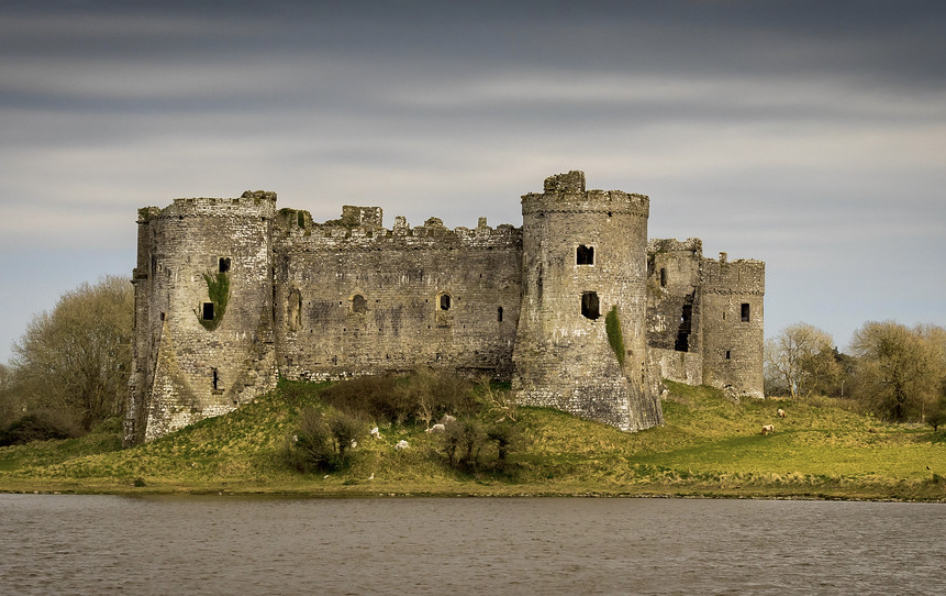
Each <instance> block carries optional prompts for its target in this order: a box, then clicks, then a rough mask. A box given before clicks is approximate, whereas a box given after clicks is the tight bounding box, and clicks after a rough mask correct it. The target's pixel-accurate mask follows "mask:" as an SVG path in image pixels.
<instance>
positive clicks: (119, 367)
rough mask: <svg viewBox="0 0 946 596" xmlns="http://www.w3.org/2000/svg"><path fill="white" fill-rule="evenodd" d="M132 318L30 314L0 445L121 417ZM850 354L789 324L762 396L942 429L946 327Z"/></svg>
mask: <svg viewBox="0 0 946 596" xmlns="http://www.w3.org/2000/svg"><path fill="white" fill-rule="evenodd" d="M133 320H134V292H133V288H132V286H131V284H130V283H128V280H126V279H124V278H121V277H116V276H109V277H105V278H104V279H102V280H101V281H99V282H98V283H96V284H82V285H80V286H79V287H77V288H76V289H74V290H71V291H69V292H66V293H65V294H64V295H63V296H62V297H60V299H59V301H58V302H57V303H56V305H55V307H54V308H53V309H52V310H51V311H49V312H44V313H41V314H39V315H37V316H36V317H34V318H33V320H32V322H30V324H29V325H28V326H27V329H26V332H25V333H24V334H23V336H22V337H21V338H20V339H19V340H18V341H17V342H16V343H15V344H14V345H13V357H12V359H11V360H10V363H9V364H8V365H4V364H0V442H2V441H3V440H4V436H3V435H2V432H7V431H10V429H11V427H13V428H14V430H15V431H16V432H17V433H19V435H17V436H19V437H20V438H21V439H29V438H50V437H53V436H77V435H79V434H82V433H83V432H86V431H88V430H89V429H91V428H92V427H94V426H95V425H96V424H98V423H100V422H102V421H103V420H106V419H109V418H114V417H121V416H122V415H123V414H124V407H125V399H126V396H127V391H128V389H127V386H128V377H129V374H130V370H131V352H132V347H131V346H132V334H133ZM849 352H850V353H843V352H840V351H839V350H838V348H837V347H836V345H835V343H834V340H833V338H832V337H831V336H830V335H829V334H828V333H826V332H824V331H822V330H820V329H818V328H816V327H813V326H811V325H808V324H805V323H798V324H796V325H791V326H789V327H787V328H786V329H784V330H782V331H781V332H780V333H779V334H778V335H777V336H775V337H773V338H771V339H769V340H768V341H767V342H766V345H765V393H766V395H769V396H773V395H775V396H782V395H784V396H791V397H795V398H799V397H806V396H810V395H823V396H828V397H838V398H847V399H852V400H856V401H857V402H858V403H860V404H862V405H863V407H864V408H865V409H869V410H870V411H873V412H874V413H875V414H877V415H879V416H881V417H883V418H886V419H889V420H894V421H926V422H929V423H931V424H933V425H934V427H936V426H938V425H939V424H944V425H946V329H944V328H943V327H940V326H937V325H920V326H917V327H912V328H910V327H907V326H904V325H901V324H899V323H896V322H894V321H882V322H875V321H871V322H867V323H865V324H864V325H863V326H862V327H861V328H860V329H858V330H857V331H856V332H855V333H854V337H853V339H852V341H851V345H850V350H849ZM17 425H18V426H17ZM17 429H18V430H17ZM10 437H11V435H10V434H9V432H7V435H6V440H7V442H10V440H11V439H10ZM15 438H16V437H14V439H15Z"/></svg>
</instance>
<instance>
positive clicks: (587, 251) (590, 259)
mask: <svg viewBox="0 0 946 596" xmlns="http://www.w3.org/2000/svg"><path fill="white" fill-rule="evenodd" d="M576 263H577V264H579V265H594V264H595V247H593V246H585V245H584V244H579V245H578V251H577V254H576Z"/></svg>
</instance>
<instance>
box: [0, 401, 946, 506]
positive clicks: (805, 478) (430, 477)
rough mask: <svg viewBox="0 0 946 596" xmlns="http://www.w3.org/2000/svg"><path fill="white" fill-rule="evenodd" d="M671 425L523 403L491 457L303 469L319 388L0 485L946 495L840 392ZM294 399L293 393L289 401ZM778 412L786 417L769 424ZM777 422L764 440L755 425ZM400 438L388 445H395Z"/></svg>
mask: <svg viewBox="0 0 946 596" xmlns="http://www.w3.org/2000/svg"><path fill="white" fill-rule="evenodd" d="M669 385H670V388H671V394H670V396H669V398H668V399H666V400H665V401H664V404H663V407H664V414H665V419H666V423H665V424H664V425H663V426H661V427H659V428H655V429H650V430H647V431H643V432H639V433H633V434H628V433H622V432H620V431H617V430H615V429H613V428H611V427H608V426H605V425H602V424H598V423H594V422H589V421H586V420H580V419H578V418H575V417H572V416H569V415H567V414H563V413H561V412H557V411H554V410H547V409H540V408H520V409H519V413H518V420H519V422H518V425H519V426H520V428H521V429H522V431H523V436H524V438H525V440H524V441H523V443H522V444H521V446H520V448H519V449H517V450H515V451H513V452H512V453H510V455H509V456H508V459H507V461H506V463H505V464H503V465H499V464H498V463H496V461H495V457H492V456H491V455H490V453H488V452H485V453H484V457H483V463H482V464H481V465H480V466H478V467H477V469H476V471H475V472H474V471H470V470H456V469H454V468H453V467H451V466H450V465H448V463H447V459H446V456H445V455H443V450H442V448H441V441H442V437H441V436H440V435H436V434H427V433H425V432H424V430H423V428H414V427H398V426H382V427H381V429H380V430H381V438H380V439H365V440H363V441H361V443H360V445H359V447H358V449H357V450H356V451H355V455H354V459H353V462H352V464H351V466H350V467H349V468H348V469H347V470H344V471H341V472H337V473H331V474H321V473H319V474H302V473H299V472H297V471H295V470H293V469H291V468H290V467H289V466H288V465H287V464H286V463H285V458H284V451H285V446H286V441H287V439H288V437H290V436H291V435H292V434H293V430H294V428H295V425H296V423H297V416H298V412H299V411H300V409H301V408H302V407H304V406H305V405H307V403H308V402H312V401H314V402H317V401H318V389H317V388H313V389H312V390H311V391H306V392H302V393H301V394H302V395H304V397H302V398H300V392H299V391H293V392H289V391H285V390H282V389H280V390H276V391H274V392H272V393H271V394H268V395H266V396H263V397H261V398H259V399H258V400H257V401H256V402H254V403H252V404H249V405H247V406H245V407H243V408H241V409H240V410H238V411H236V412H232V413H231V414H228V415H226V416H222V417H219V418H214V419H209V420H204V421H202V422H200V423H198V424H195V425H193V426H191V427H188V428H186V429H184V430H182V431H179V432H177V433H173V434H171V435H169V436H167V437H163V438H162V439H159V440H157V441H154V442H152V443H149V444H147V445H142V446H139V447H135V448H132V449H121V448H120V440H119V428H118V425H117V423H116V422H112V423H110V424H105V425H103V426H101V427H99V428H98V429H96V430H95V431H94V432H93V433H91V434H89V435H86V436H85V437H82V438H79V439H69V440H64V441H44V442H35V443H32V444H29V445H21V446H12V447H4V448H0V491H3V492H42V493H55V492H59V493H86V494H93V493H101V494H122V495H143V494H227V495H230V494H232V495H273V496H281V495H285V496H298V497H355V496H358V497H362V496H545V495H548V496H565V495H569V496H657V497H727V498H730V497H740V498H807V499H865V500H911V501H946V436H944V433H942V432H940V433H933V432H932V429H930V428H928V427H923V426H920V425H902V424H889V423H885V422H882V421H880V420H877V419H875V418H873V417H871V416H868V415H864V414H861V413H859V412H857V411H853V410H852V409H851V408H850V407H849V404H846V403H845V402H843V401H841V400H832V399H808V400H794V401H789V400H751V399H743V400H741V401H740V402H738V403H736V402H734V401H731V400H729V399H727V398H726V397H725V396H723V395H722V394H721V393H720V392H718V391H716V390H713V389H710V388H707V387H688V386H686V385H679V384H674V383H670V384H669ZM290 394H291V395H290ZM778 408H782V409H783V410H785V412H786V417H785V418H778V417H777V415H776V411H777V409H778ZM768 424H772V425H774V426H775V430H774V432H773V433H771V434H769V435H767V436H763V435H762V434H760V430H761V428H762V426H763V425H768ZM402 440H403V441H407V442H408V445H409V447H408V448H407V449H405V450H401V451H398V450H396V449H395V445H396V444H397V443H398V442H399V441H402Z"/></svg>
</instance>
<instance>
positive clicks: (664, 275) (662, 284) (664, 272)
mask: <svg viewBox="0 0 946 596" xmlns="http://www.w3.org/2000/svg"><path fill="white" fill-rule="evenodd" d="M660 287H661V288H666V287H667V269H666V268H665V267H661V268H660Z"/></svg>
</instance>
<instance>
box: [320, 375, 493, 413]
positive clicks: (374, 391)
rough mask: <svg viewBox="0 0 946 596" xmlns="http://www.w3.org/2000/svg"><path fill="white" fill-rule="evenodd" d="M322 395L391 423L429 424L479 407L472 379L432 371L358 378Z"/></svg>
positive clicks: (328, 400)
mask: <svg viewBox="0 0 946 596" xmlns="http://www.w3.org/2000/svg"><path fill="white" fill-rule="evenodd" d="M321 398H322V401H323V402H325V403H327V404H329V405H331V406H332V407H334V408H337V409H339V410H342V411H345V412H349V413H351V414H352V415H355V416H358V417H362V418H367V419H371V420H377V421H386V422H389V423H391V424H415V423H418V422H422V423H424V424H425V425H429V424H430V422H431V421H432V420H435V419H437V418H439V417H441V416H443V415H444V414H447V413H452V414H458V413H459V414H464V413H467V412H471V411H473V410H474V409H475V407H476V402H475V400H474V398H473V391H472V385H471V383H470V382H469V381H467V380H466V379H463V378H460V377H457V376H454V375H448V374H445V373H441V372H437V371H431V370H421V371H419V372H417V373H415V374H413V375H410V376H405V377H397V376H395V375H380V376H365V377H357V378H354V379H351V380H350V381H346V382H344V383H338V384H336V385H332V386H330V387H327V388H325V389H324V390H323V391H322V392H321Z"/></svg>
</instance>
